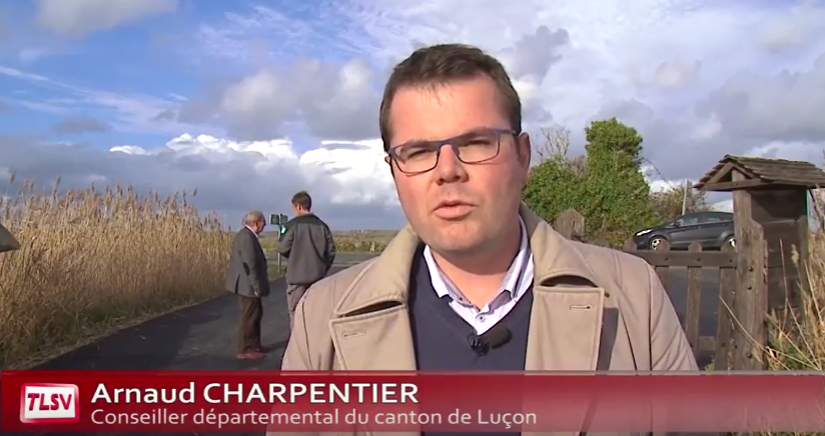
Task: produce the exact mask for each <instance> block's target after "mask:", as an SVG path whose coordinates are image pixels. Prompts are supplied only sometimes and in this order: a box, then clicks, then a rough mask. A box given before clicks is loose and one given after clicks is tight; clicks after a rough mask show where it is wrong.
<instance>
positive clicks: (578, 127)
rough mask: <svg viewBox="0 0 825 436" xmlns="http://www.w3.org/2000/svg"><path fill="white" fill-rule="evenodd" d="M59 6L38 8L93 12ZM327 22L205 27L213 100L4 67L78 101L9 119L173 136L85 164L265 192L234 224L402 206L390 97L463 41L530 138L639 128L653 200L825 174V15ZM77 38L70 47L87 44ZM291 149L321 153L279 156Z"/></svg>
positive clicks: (633, 11)
mask: <svg viewBox="0 0 825 436" xmlns="http://www.w3.org/2000/svg"><path fill="white" fill-rule="evenodd" d="M51 1H53V2H54V3H51ZM51 1H48V0H40V3H39V4H40V5H41V6H44V5H49V4H51V6H50V7H52V8H57V7H59V6H56V5H58V2H60V4H62V2H63V1H65V2H66V4H67V5H70V4H71V5H75V6H73V7H78V8H81V6H78V5H81V4H85V2H83V1H76V2H71V1H69V0H51ZM87 1H88V0H87ZM160 1H161V0H145V1H143V2H141V3H140V4H138V3H134V4H132V5H131V6H128V7H125V6H122V5H124V4H126V3H128V2H125V1H123V0H120V1H115V0H111V2H112V3H106V4H107V5H108V4H111V5H115V4H117V5H121V6H106V7H101V9H106V8H110V9H112V8H114V9H118V8H120V7H125V8H126V9H124V10H130V11H132V12H130V13H129V14H126V13H125V12H123V10H121V12H119V13H118V14H120V15H118V14H115V13H111V12H109V13H103V12H101V14H103V15H106V14H108V15H107V16H108V17H110V18H109V20H108V21H106V20H103V21H101V19H99V18H95V19H91V18H90V19H89V21H88V22H89V23H92V22H96V23H98V24H95V25H89V24H88V23H87V24H86V26H87V27H85V29H86V30H82V31H84V32H88V31H92V30H94V29H101V28H105V27H106V26H111V25H114V24H111V25H110V24H106V23H114V22H115V21H117V22H126V21H128V20H135V19H137V18H138V17H139V16H140V15H141V14H143V13H157V12H162V10H161V9H162V7H161V6H157V5H158V4H160V3H159V2H160ZM152 5H154V6H152ZM60 7H67V8H68V7H70V6H60ZM153 7H154V8H155V10H154V12H152V8H153ZM136 8H137V9H136ZM140 8H143V9H144V12H137V10H138V9H140ZM158 8H161V9H158ZM310 9H311V8H310ZM320 9H321V10H320V11H318V13H306V12H307V10H304V9H302V10H298V11H297V12H296V11H294V10H292V9H290V8H286V7H285V8H279V9H278V10H277V11H276V10H274V9H272V8H268V7H262V6H255V7H251V8H249V9H246V10H243V9H242V10H240V11H235V12H231V13H230V12H227V13H224V14H222V15H221V16H220V17H219V19H217V20H208V21H204V22H202V23H199V24H198V25H195V26H192V27H191V28H192V29H194V30H192V31H191V32H192V39H191V40H187V44H186V46H185V54H186V56H188V58H187V59H189V60H197V61H198V62H199V66H201V67H203V68H208V69H209V70H210V71H212V70H214V71H216V72H231V74H230V75H231V77H233V79H232V80H229V81H228V82H225V83H220V84H219V85H214V86H213V87H212V88H211V89H210V92H207V93H204V94H201V95H197V94H196V95H185V96H184V95H179V94H174V92H180V90H175V89H169V90H164V93H166V96H165V97H155V96H151V95H145V94H143V93H129V94H126V95H124V94H114V93H111V92H106V91H102V90H94V89H88V88H83V87H78V86H73V85H70V84H67V83H64V82H61V81H58V80H56V79H52V78H47V77H44V76H40V75H35V74H31V73H28V72H24V71H20V70H16V69H11V68H3V67H0V74H4V75H6V76H8V77H12V78H16V79H19V80H25V81H28V82H29V83H30V84H35V85H38V86H43V87H51V88H56V89H60V90H62V91H63V92H65V93H66V95H67V97H66V98H65V99H63V100H60V99H55V98H50V99H49V100H38V101H34V100H33V99H31V98H28V97H27V100H25V101H15V100H14V99H10V100H9V103H12V104H14V103H16V104H20V105H28V106H29V107H31V108H36V109H39V110H43V111H52V112H59V111H65V110H66V108H72V107H75V106H77V105H94V106H95V107H97V108H102V109H105V110H107V111H109V112H110V113H111V114H112V115H113V119H112V120H107V121H110V124H111V125H112V129H113V131H115V132H140V133H146V132H153V133H158V132H161V133H164V134H166V135H167V136H166V137H175V139H173V140H172V141H169V143H167V144H164V145H162V146H160V147H154V148H153V147H149V146H147V145H146V144H131V145H119V146H116V147H114V148H112V151H114V152H115V153H108V154H107V155H106V156H104V157H101V156H99V155H91V154H90V155H89V156H92V157H95V158H96V159H99V160H100V161H102V162H107V163H108V164H111V165H113V166H114V167H115V168H120V167H118V165H120V163H119V162H120V161H121V160H123V159H128V162H131V163H130V165H133V166H134V165H136V164H135V163H134V162H141V165H149V166H148V167H147V168H149V169H147V170H146V171H145V172H146V173H148V174H151V175H152V176H153V178H154V179H157V180H166V179H168V180H170V181H172V182H174V183H176V184H178V185H181V186H182V185H186V184H199V185H202V184H204V183H205V184H206V185H207V186H211V187H214V189H215V191H216V192H215V193H213V194H210V195H213V196H215V198H217V196H219V195H227V192H230V191H231V192H235V190H243V189H244V188H243V185H244V183H242V182H240V181H238V180H233V179H234V178H238V179H243V177H253V178H254V179H255V180H259V181H260V183H263V184H264V186H266V190H267V192H263V191H258V192H257V193H256V194H249V195H236V196H235V197H237V198H232V199H227V200H223V201H224V202H225V203H227V204H230V205H223V206H221V207H226V208H229V207H236V206H237V204H240V202H241V200H242V201H247V202H251V201H252V199H253V198H258V199H260V201H271V199H268V198H267V199H265V197H267V196H268V195H270V193H272V194H271V195H270V196H277V197H279V198H284V196H286V195H287V194H290V195H291V191H292V190H293V189H300V188H307V189H310V190H316V191H318V192H319V194H318V195H319V196H321V197H323V198H324V201H327V202H329V203H330V204H333V203H334V204H336V205H337V206H336V207H345V206H347V205H352V204H360V205H374V206H375V207H377V208H378V209H376V210H381V211H384V210H385V209H383V208H384V207H390V208H392V207H394V206H391V205H394V204H395V202H396V201H397V200H396V199H395V192H394V190H393V189H392V183H391V179H390V176H389V173H388V171H387V169H386V165H385V164H383V161H382V151H381V144H380V141H377V140H375V139H374V138H375V137H377V112H378V102H379V98H380V92H381V86H382V84H383V82H384V80H385V79H386V76H387V73H388V69H389V67H390V66H391V65H392V64H394V63H395V62H397V61H399V60H400V59H402V58H403V57H405V56H407V55H408V54H409V52H410V51H411V50H412V49H413V47H415V46H419V45H422V44H430V43H438V42H466V43H470V44H474V45H478V46H480V47H482V48H484V49H486V50H489V51H490V52H491V53H493V54H494V55H496V56H497V57H499V58H500V59H501V60H502V61H503V62H504V63H505V65H506V66H507V67H508V69H509V71H510V72H511V74H512V76H513V80H514V83H515V86H516V88H517V89H518V91H519V93H520V94H521V96H522V99H523V103H524V108H525V112H526V114H525V115H526V119H527V120H528V121H529V122H530V123H532V124H531V125H528V128H531V127H535V126H536V125H539V124H544V123H549V122H550V121H551V120H552V122H554V123H557V124H562V125H565V126H566V127H568V128H570V129H572V130H573V137H574V140H575V143H574V145H573V148H574V151H580V150H581V148H580V146H581V145H582V142H583V141H582V136H583V135H582V128H583V127H584V126H585V125H586V123H588V122H589V121H591V120H593V119H596V118H606V117H610V116H616V117H618V118H619V119H620V120H622V121H624V122H627V123H628V124H631V125H632V126H634V127H636V128H637V130H639V132H640V133H641V134H642V135H643V136H644V138H645V142H644V147H645V151H644V153H645V157H647V158H648V159H649V160H650V161H651V162H653V163H654V164H655V165H656V167H657V168H658V169H659V171H660V174H657V175H656V176H655V177H654V178H653V180H652V181H651V182H652V184H653V188H654V189H661V188H663V187H666V186H670V185H672V184H679V183H680V182H679V181H681V180H685V179H690V180H694V181H695V180H696V179H698V178H699V177H700V176H701V175H702V174H703V173H704V172H706V171H707V170H709V169H710V168H711V167H712V166H713V165H714V164H715V163H716V162H717V161H718V160H719V159H720V158H722V156H724V155H725V154H739V155H757V156H770V157H785V158H791V159H804V160H811V161H813V162H816V163H819V161H820V160H821V157H822V156H821V153H822V149H823V146H825V127H823V126H825V124H823V123H822V122H821V120H820V117H821V114H822V113H825V99H824V98H825V97H823V95H825V94H823V93H822V89H823V87H825V55H823V54H825V26H821V23H822V22H825V9H824V8H823V7H822V4H821V3H818V2H815V1H809V0H802V1H801V2H800V3H798V4H796V5H792V4H787V3H778V4H773V3H770V4H765V3H764V2H762V3H760V2H755V3H754V2H734V3H731V2H710V1H709V0H624V1H619V0H596V1H595V2H574V1H572V0H562V1H556V2H546V1H544V0H525V1H523V2H521V3H519V7H511V6H508V5H505V4H503V3H501V2H500V1H496V0H473V1H471V0H453V1H443V0H386V1H382V2H374V1H370V0H336V1H329V2H323V5H322V7H321V8H320ZM119 10H120V9H119ZM124 14H125V15H124ZM130 14H131V15H130ZM61 16H62V15H61ZM65 16H66V17H69V19H67V20H66V22H70V23H71V22H72V20H74V21H77V20H78V19H76V18H71V17H73V15H71V14H67V15H65ZM307 16H309V18H307ZM111 17H121V18H117V19H114V18H111ZM124 17H131V18H124ZM95 20H97V21H95ZM101 23H103V24H101ZM75 24H76V23H75ZM75 24H73V25H70V24H63V26H64V27H63V29H64V30H62V31H63V32H70V30H68V29H75V30H72V31H75V32H77V31H78V30H77V29H83V28H84V27H83V26H79V27H78V25H75ZM53 26H57V25H53ZM88 26H91V27H88ZM54 28H55V29H58V28H60V27H59V26H57V27H54ZM190 58H191V59H190ZM183 132H202V133H204V135H201V136H190V135H181V134H182V133H183ZM287 135H293V136H295V137H300V138H302V139H301V141H300V145H301V146H305V145H310V146H311V147H310V148H311V149H310V150H309V151H303V152H302V151H299V150H304V149H306V148H305V147H296V146H295V144H293V142H292V141H290V140H288V139H272V138H285V137H286V136H287ZM230 137H231V138H235V139H232V140H230V139H223V138H230ZM307 137H310V139H303V138H307ZM333 139H334V140H333ZM113 156H114V157H113ZM113 159H114V160H113ZM125 161H126V160H124V162H125ZM150 164H151V165H150ZM44 165H45V166H48V164H44ZM78 165H81V164H80V163H78ZM101 165H102V164H101ZM87 166H88V165H87ZM32 168H34V166H32ZM53 171H56V170H53ZM88 171H90V174H98V175H100V174H114V173H112V172H108V173H107V172H106V171H104V170H101V169H100V168H97V167H93V168H89V169H88ZM35 172H37V171H35ZM127 174H132V173H129V172H128V171H127ZM133 175H134V177H137V178H138V179H139V180H143V179H145V178H146V175H145V174H138V173H134V174H133ZM287 176H289V177H293V178H294V180H292V181H285V180H283V179H284V178H285V177H287ZM276 180H277V183H276V182H275V181H276ZM202 192H203V190H202ZM275 192H277V194H274V193H275ZM717 200H718V199H717V198H715V197H714V198H711V201H714V202H716V201H717ZM278 201H281V200H278ZM284 201H285V200H284ZM720 201H721V200H720ZM215 204H219V202H216V203H215ZM233 205H234V206H233ZM237 207H240V206H237ZM339 210H343V209H339ZM387 210H389V209H387ZM396 212H397V211H396ZM336 213H337V212H336ZM355 213H356V214H357V212H355ZM381 213H389V212H381ZM341 215H342V216H343V215H344V213H343V212H342V213H341ZM381 216H382V215H380V214H379V215H376V216H373V218H376V219H380V217H381ZM383 221H387V219H383Z"/></svg>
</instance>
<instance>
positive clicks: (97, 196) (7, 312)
mask: <svg viewBox="0 0 825 436" xmlns="http://www.w3.org/2000/svg"><path fill="white" fill-rule="evenodd" d="M11 182H12V186H15V185H14V180H13V177H12V178H11ZM58 185H59V182H58V183H56V184H55V186H54V187H53V188H52V189H50V190H47V191H43V190H40V189H38V187H36V186H35V185H34V184H33V183H28V182H27V183H23V184H22V185H20V186H17V188H16V192H14V193H12V194H9V193H7V194H6V196H5V198H4V197H3V196H0V222H2V223H3V225H5V226H6V227H8V229H9V230H11V232H12V233H13V234H14V235H15V236H16V237H17V239H18V240H19V241H20V244H21V248H20V250H18V251H14V252H9V253H5V255H4V256H3V257H2V259H0V368H14V367H23V366H25V365H26V364H27V363H30V362H32V361H34V360H36V359H38V358H41V357H44V356H46V355H50V354H54V353H56V352H58V351H60V350H61V349H63V348H66V347H70V346H73V345H76V344H78V343H80V342H83V341H85V340H88V339H90V338H93V337H95V336H97V335H100V334H103V333H105V332H108V331H111V330H112V329H114V328H117V327H119V326H122V325H124V324H128V323H131V322H134V321H136V320H140V319H145V318H147V317H151V316H153V315H157V314H160V313H163V312H167V311H169V310H171V309H174V308H178V307H181V306H184V305H189V304H192V303H195V302H198V301H202V300H204V299H207V298H209V297H212V296H215V295H217V294H218V293H219V292H220V291H221V285H222V281H223V273H224V268H225V266H226V263H227V262H226V261H227V256H228V252H229V244H230V242H231V239H230V238H231V235H229V234H228V233H226V232H222V231H221V227H220V223H219V222H218V220H217V219H216V218H215V217H214V216H212V215H209V216H204V217H202V216H200V215H199V214H198V211H197V210H196V209H195V208H194V207H193V206H192V204H191V203H190V202H189V201H188V197H189V196H191V197H194V196H195V195H196V192H192V194H191V195H189V196H188V195H187V193H186V192H183V193H178V194H175V195H172V196H170V197H166V198H164V197H161V196H159V195H158V194H157V193H150V194H149V195H140V194H139V193H137V192H136V191H135V190H134V189H132V188H131V187H122V186H121V185H119V184H118V185H117V186H114V187H107V188H102V189H98V188H95V187H94V186H90V187H88V188H86V189H73V190H69V191H67V192H65V193H61V192H60V191H59V190H58Z"/></svg>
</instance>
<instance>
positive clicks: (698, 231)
mask: <svg viewBox="0 0 825 436" xmlns="http://www.w3.org/2000/svg"><path fill="white" fill-rule="evenodd" d="M733 235H734V233H733V214H732V213H727V212H695V213H689V214H687V215H682V216H680V217H679V218H677V219H676V220H674V221H672V222H669V223H666V224H662V225H660V226H656V227H651V228H649V229H644V230H641V231H638V232H636V234H634V235H633V241H634V242H635V243H636V247H637V248H639V249H642V250H656V249H658V248H659V246H660V245H661V243H662V241H667V242H669V243H670V248H673V249H686V248H688V246H689V245H690V244H691V243H692V242H699V243H701V244H702V248H703V249H712V248H722V246H724V245H725V244H730V245H733V246H735V245H736V241H735V240H734V237H733Z"/></svg>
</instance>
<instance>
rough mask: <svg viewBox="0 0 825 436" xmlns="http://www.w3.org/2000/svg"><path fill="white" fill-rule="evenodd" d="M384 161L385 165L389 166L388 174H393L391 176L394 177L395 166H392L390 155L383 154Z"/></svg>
mask: <svg viewBox="0 0 825 436" xmlns="http://www.w3.org/2000/svg"><path fill="white" fill-rule="evenodd" d="M384 162H386V163H387V165H389V166H390V175H391V176H393V178H394V177H395V168H393V165H392V158H391V157H390V155H386V156H384Z"/></svg>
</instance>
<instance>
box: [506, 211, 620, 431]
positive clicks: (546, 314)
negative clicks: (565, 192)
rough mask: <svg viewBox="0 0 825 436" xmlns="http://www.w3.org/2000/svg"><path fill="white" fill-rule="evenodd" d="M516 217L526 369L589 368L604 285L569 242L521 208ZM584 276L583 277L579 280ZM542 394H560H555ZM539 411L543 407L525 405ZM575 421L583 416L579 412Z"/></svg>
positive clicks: (593, 365) (594, 362)
mask: <svg viewBox="0 0 825 436" xmlns="http://www.w3.org/2000/svg"><path fill="white" fill-rule="evenodd" d="M521 215H522V217H523V218H524V222H525V224H526V225H527V232H528V233H529V234H530V248H531V251H532V252H533V263H534V265H535V273H534V274H535V278H534V283H533V308H532V310H531V317H530V333H529V336H528V338H527V359H526V363H525V369H526V370H527V371H542V372H545V371H594V370H595V369H596V365H597V363H598V356H599V342H600V338H601V326H602V313H603V306H604V294H605V293H604V289H602V288H598V287H591V286H587V285H586V284H587V283H588V282H589V283H590V284H595V283H596V280H595V278H594V276H595V274H594V273H593V271H592V270H591V269H590V266H589V265H588V264H587V263H586V262H585V261H584V259H582V258H581V257H580V255H579V253H578V251H577V250H576V249H575V248H574V247H572V246H571V245H572V243H571V242H569V241H568V240H566V239H564V237H562V236H561V235H559V234H558V233H557V232H556V231H555V230H553V229H552V228H551V227H550V225H549V224H547V223H546V222H545V221H543V220H542V219H541V218H539V217H537V216H536V215H535V214H533V213H532V212H531V211H530V210H529V209H527V208H526V207H525V206H522V208H521ZM582 279H584V281H583V280H582ZM548 395H563V393H560V392H554V393H550V392H548ZM525 406H526V409H529V410H533V411H534V410H542V408H543V407H546V405H543V404H535V405H530V404H527V405H525ZM580 419H581V421H582V423H584V422H585V421H586V420H587V416H586V414H582V416H581V418H580ZM578 433H579V432H555V433H549V432H542V433H538V432H535V433H527V432H525V433H523V435H525V436H538V435H555V436H572V435H576V434H578Z"/></svg>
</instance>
